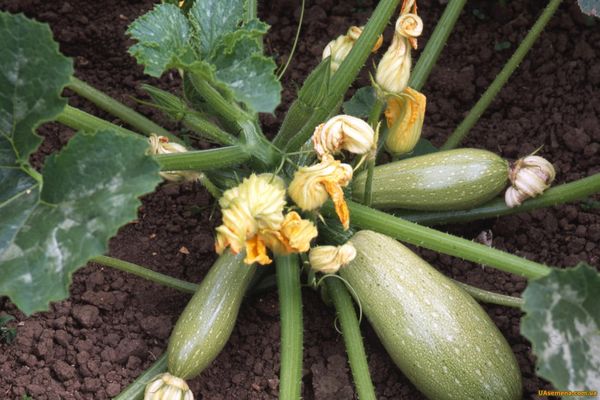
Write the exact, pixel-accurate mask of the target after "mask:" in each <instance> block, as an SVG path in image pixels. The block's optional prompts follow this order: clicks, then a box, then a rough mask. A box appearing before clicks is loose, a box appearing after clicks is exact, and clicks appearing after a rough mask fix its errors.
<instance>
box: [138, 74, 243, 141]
mask: <svg viewBox="0 0 600 400" xmlns="http://www.w3.org/2000/svg"><path fill="white" fill-rule="evenodd" d="M142 89H144V90H145V91H146V92H147V93H148V94H149V95H150V97H151V98H152V101H153V103H154V104H155V105H156V106H158V108H159V109H160V110H161V111H163V112H164V113H166V114H167V115H168V116H169V117H170V118H172V119H173V120H175V121H181V122H182V123H183V124H184V125H185V126H186V127H188V128H189V129H191V130H192V131H194V132H196V133H198V134H199V135H200V136H203V137H205V138H208V139H211V140H213V141H215V142H217V143H219V144H225V145H233V144H236V143H237V139H236V138H235V137H234V136H233V135H230V134H229V133H227V132H225V131H224V130H222V129H221V128H219V127H218V126H217V125H215V124H213V123H212V122H210V121H208V120H206V119H205V118H203V117H202V115H201V114H200V113H198V112H196V111H195V110H193V109H191V108H189V107H188V105H187V103H186V102H185V101H184V100H182V99H180V98H179V97H177V96H175V95H174V94H172V93H170V92H167V91H166V90H162V89H159V88H157V87H154V86H152V85H142Z"/></svg>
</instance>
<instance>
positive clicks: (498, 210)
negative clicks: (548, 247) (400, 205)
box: [398, 173, 600, 225]
mask: <svg viewBox="0 0 600 400" xmlns="http://www.w3.org/2000/svg"><path fill="white" fill-rule="evenodd" d="M598 192H600V173H598V174H594V175H592V176H588V177H587V178H583V179H579V180H577V181H574V182H571V183H565V184H563V185H559V186H555V187H553V188H550V189H548V190H547V191H546V192H545V193H544V194H543V195H541V196H538V197H536V198H533V199H529V200H526V201H525V202H524V203H523V204H522V205H520V206H519V207H514V208H509V207H507V206H506V204H505V203H504V199H503V198H499V199H496V200H493V201H491V202H489V203H487V204H485V205H483V206H481V207H477V208H473V209H471V210H464V211H441V212H421V211H406V212H403V213H402V214H399V215H398V216H399V217H401V218H403V219H406V220H409V221H413V222H416V223H418V224H421V225H438V224H450V223H456V222H468V221H474V220H478V219H484V218H493V217H499V216H501V215H509V214H516V213H521V212H526V211H531V210H535V209H538V208H543V207H551V206H555V205H557V204H563V203H567V202H571V201H577V200H581V199H585V198H586V197H588V196H591V195H593V194H595V193H598Z"/></svg>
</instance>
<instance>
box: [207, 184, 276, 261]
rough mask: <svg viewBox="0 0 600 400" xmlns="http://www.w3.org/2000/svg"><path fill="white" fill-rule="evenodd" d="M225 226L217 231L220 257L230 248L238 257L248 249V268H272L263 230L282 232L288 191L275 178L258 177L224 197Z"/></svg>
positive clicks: (222, 201) (228, 191) (222, 202)
mask: <svg viewBox="0 0 600 400" xmlns="http://www.w3.org/2000/svg"><path fill="white" fill-rule="evenodd" d="M219 205H220V206H221V212H222V214H223V224H222V225H221V226H219V227H218V228H217V229H216V231H217V240H216V242H215V250H216V252H217V253H218V254H222V253H223V251H224V250H225V249H226V248H227V247H230V248H231V251H232V252H233V253H235V254H237V253H239V252H240V251H241V250H242V249H243V248H245V249H246V259H245V260H244V261H245V262H246V263H247V264H251V263H252V262H258V263H259V264H263V265H264V264H268V263H270V262H271V259H270V258H269V257H268V256H267V252H266V246H265V242H264V240H263V239H261V238H260V237H259V236H258V234H259V232H260V230H279V228H280V227H281V224H282V223H283V221H284V217H283V207H284V206H285V188H284V185H283V181H282V180H281V179H280V178H278V177H276V176H274V175H272V174H262V175H254V174H252V175H251V176H250V177H248V178H246V179H244V181H243V182H242V183H241V184H240V185H238V186H236V187H234V188H232V189H229V190H227V191H225V193H223V197H221V199H220V200H219Z"/></svg>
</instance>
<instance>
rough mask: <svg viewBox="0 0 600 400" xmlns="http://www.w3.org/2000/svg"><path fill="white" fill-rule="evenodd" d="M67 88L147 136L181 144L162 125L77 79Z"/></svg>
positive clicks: (72, 80) (73, 79)
mask: <svg viewBox="0 0 600 400" xmlns="http://www.w3.org/2000/svg"><path fill="white" fill-rule="evenodd" d="M67 87H68V88H69V89H71V90H72V91H74V92H75V93H77V94H78V95H80V96H81V97H84V98H86V99H88V100H89V101H91V102H92V103H94V104H95V105H97V106H98V107H100V108H101V109H103V110H104V111H106V112H108V113H110V114H112V115H114V116H115V117H118V118H120V119H121V120H123V121H124V122H126V123H128V124H129V125H131V126H132V127H134V128H135V129H137V130H138V131H139V132H142V133H144V134H145V135H148V136H149V135H150V134H151V133H156V134H157V135H162V136H167V137H168V138H169V140H172V141H176V142H179V139H178V138H177V137H176V136H174V135H172V134H171V133H169V131H167V130H166V129H164V128H163V127H161V126H160V125H157V124H155V123H154V122H152V121H150V120H149V119H148V118H146V117H144V116H143V115H142V114H139V113H137V112H135V111H133V110H132V109H131V108H129V107H127V106H126V105H125V104H123V103H121V102H119V101H117V100H115V99H113V98H112V97H110V96H107V95H106V94H104V93H102V92H101V91H99V90H98V89H96V88H94V87H92V86H90V85H88V84H87V83H85V82H83V81H81V80H79V79H77V78H75V77H72V78H71V82H70V83H69V84H68V85H67Z"/></svg>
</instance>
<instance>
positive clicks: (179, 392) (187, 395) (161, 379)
mask: <svg viewBox="0 0 600 400" xmlns="http://www.w3.org/2000/svg"><path fill="white" fill-rule="evenodd" d="M144 400H194V394H193V393H192V391H191V390H190V388H189V386H188V385H187V383H185V381H184V380H183V379H181V378H177V377H176V376H173V375H171V374H169V373H164V374H161V375H158V376H156V377H155V378H154V379H152V380H151V381H150V382H149V383H148V384H147V385H146V390H145V391H144Z"/></svg>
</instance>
